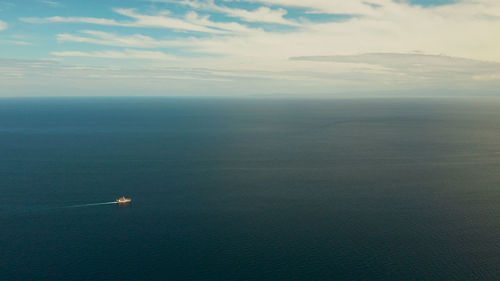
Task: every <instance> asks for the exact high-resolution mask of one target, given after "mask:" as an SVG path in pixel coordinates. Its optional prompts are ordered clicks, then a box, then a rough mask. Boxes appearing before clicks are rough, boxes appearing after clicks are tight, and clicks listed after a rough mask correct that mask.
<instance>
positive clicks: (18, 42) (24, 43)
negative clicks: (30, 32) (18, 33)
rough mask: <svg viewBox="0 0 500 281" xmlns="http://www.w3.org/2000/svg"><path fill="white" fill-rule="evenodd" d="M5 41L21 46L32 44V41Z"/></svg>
mask: <svg viewBox="0 0 500 281" xmlns="http://www.w3.org/2000/svg"><path fill="white" fill-rule="evenodd" d="M5 42H7V43H9V44H12V45H21V46H27V45H32V43H31V42H28V41H21V40H6V41H5Z"/></svg>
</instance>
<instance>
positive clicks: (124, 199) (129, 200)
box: [116, 197, 132, 204]
mask: <svg viewBox="0 0 500 281" xmlns="http://www.w3.org/2000/svg"><path fill="white" fill-rule="evenodd" d="M131 201H132V199H130V198H125V197H120V198H118V199H116V203H118V204H127V203H130V202H131Z"/></svg>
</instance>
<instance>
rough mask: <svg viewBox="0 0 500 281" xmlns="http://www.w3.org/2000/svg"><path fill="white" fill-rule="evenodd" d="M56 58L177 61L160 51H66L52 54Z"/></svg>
mask: <svg viewBox="0 0 500 281" xmlns="http://www.w3.org/2000/svg"><path fill="white" fill-rule="evenodd" d="M51 54H52V55H54V56H59V57H93V58H106V59H146V60H175V57H174V56H170V55H167V54H165V53H163V52H158V51H137V50H128V49H127V50H125V51H96V52H80V51H65V52H52V53H51Z"/></svg>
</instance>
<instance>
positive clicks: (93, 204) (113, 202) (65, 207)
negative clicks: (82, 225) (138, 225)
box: [54, 201, 118, 209]
mask: <svg viewBox="0 0 500 281" xmlns="http://www.w3.org/2000/svg"><path fill="white" fill-rule="evenodd" d="M109 204H118V203H117V202H116V201H111V202H104V203H90V204H80V205H71V206H64V207H57V208H54V209H67V208H80V207H90V206H98V205H109Z"/></svg>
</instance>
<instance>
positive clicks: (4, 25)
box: [0, 20, 8, 31]
mask: <svg viewBox="0 0 500 281" xmlns="http://www.w3.org/2000/svg"><path fill="white" fill-rule="evenodd" d="M7 26H8V25H7V23H6V22H4V21H2V20H0V31H2V30H5V29H7Z"/></svg>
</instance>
